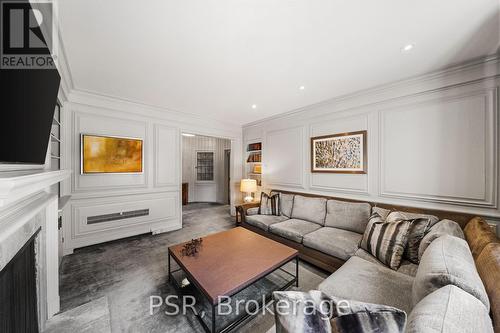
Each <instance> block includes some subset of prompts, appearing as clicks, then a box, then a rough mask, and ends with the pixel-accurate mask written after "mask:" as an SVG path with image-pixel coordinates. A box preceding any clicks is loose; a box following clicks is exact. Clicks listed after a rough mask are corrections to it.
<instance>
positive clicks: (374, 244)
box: [360, 213, 411, 270]
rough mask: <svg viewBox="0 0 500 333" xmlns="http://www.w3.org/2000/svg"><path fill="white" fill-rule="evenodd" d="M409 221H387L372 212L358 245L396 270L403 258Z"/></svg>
mask: <svg viewBox="0 0 500 333" xmlns="http://www.w3.org/2000/svg"><path fill="white" fill-rule="evenodd" d="M410 226H411V223H410V221H406V220H401V221H396V222H392V223H388V222H385V221H383V220H382V218H381V217H380V215H378V214H377V213H374V214H373V215H372V216H371V217H370V221H369V222H368V226H367V227H366V230H365V233H364V234H363V239H362V240H361V243H360V247H361V248H363V249H365V250H366V251H367V252H368V253H370V254H372V255H373V256H375V257H376V258H377V259H378V260H380V261H381V262H382V263H383V264H385V265H387V266H388V267H390V268H392V269H394V270H397V269H398V268H399V265H400V264H401V260H402V259H403V252H404V249H405V247H406V244H407V240H408V230H409V228H410Z"/></svg>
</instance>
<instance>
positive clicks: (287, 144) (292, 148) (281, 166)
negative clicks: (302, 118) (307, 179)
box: [262, 127, 306, 188]
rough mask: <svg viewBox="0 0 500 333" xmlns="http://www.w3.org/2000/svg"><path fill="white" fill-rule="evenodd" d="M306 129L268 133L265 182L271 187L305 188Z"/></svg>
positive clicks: (299, 128) (265, 140) (296, 128)
mask: <svg viewBox="0 0 500 333" xmlns="http://www.w3.org/2000/svg"><path fill="white" fill-rule="evenodd" d="M304 140H305V136H304V127H292V128H288V129H280V130H273V131H268V132H266V135H265V138H264V143H263V152H262V155H263V157H262V158H263V169H264V172H263V181H265V183H267V184H269V185H277V186H290V187H297V188H304V186H305V185H304V161H305V157H306V156H305V149H304V147H305V145H304Z"/></svg>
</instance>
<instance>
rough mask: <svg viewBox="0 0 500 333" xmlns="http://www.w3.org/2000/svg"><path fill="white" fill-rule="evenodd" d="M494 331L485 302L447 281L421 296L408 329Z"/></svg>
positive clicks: (409, 332)
mask: <svg viewBox="0 0 500 333" xmlns="http://www.w3.org/2000/svg"><path fill="white" fill-rule="evenodd" d="M433 332H434V333H455V332H470V333H479V332H481V333H490V332H491V333H493V327H492V325H491V319H490V317H489V315H488V311H487V310H486V308H485V307H484V305H483V304H482V303H481V302H480V301H479V300H477V299H476V298H474V297H472V296H471V295H470V294H468V293H466V292H465V291H463V290H462V289H460V288H458V287H456V286H454V285H447V286H445V287H443V288H440V289H438V290H436V291H434V292H432V293H431V294H429V295H427V296H426V297H425V298H424V299H422V300H421V301H420V302H419V303H418V304H417V305H416V306H415V308H414V309H413V310H412V312H411V313H410V315H409V317H408V323H407V325H406V333H433Z"/></svg>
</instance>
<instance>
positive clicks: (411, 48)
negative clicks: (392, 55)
mask: <svg viewBox="0 0 500 333" xmlns="http://www.w3.org/2000/svg"><path fill="white" fill-rule="evenodd" d="M414 47H415V44H406V45H405V46H403V48H402V49H401V51H403V52H409V51H411V50H413V48H414Z"/></svg>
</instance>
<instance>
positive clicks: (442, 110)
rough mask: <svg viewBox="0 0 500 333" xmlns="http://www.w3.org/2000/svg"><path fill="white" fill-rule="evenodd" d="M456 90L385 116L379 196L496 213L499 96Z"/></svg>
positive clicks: (383, 118)
mask: <svg viewBox="0 0 500 333" xmlns="http://www.w3.org/2000/svg"><path fill="white" fill-rule="evenodd" d="M456 90H459V89H455V90H452V91H450V92H447V94H446V96H443V97H441V98H438V99H432V100H423V101H419V102H416V103H412V104H408V105H405V106H402V107H398V108H394V109H390V110H383V111H381V124H380V125H381V140H380V142H381V146H380V148H381V158H380V162H381V170H382V173H381V177H380V182H381V187H380V195H382V196H394V197H407V198H410V199H412V200H426V201H428V200H430V201H436V202H441V201H442V202H449V203H453V204H462V205H468V206H486V207H493V208H495V207H496V205H497V203H496V201H495V200H496V191H497V185H498V182H497V181H496V168H495V165H496V163H495V161H496V159H497V151H498V149H497V148H498V145H497V143H496V142H495V140H496V136H495V127H494V123H495V119H496V117H495V113H496V110H495V103H494V101H495V100H496V98H497V95H496V90H495V89H484V90H479V91H472V92H468V93H465V94H460V93H459V94H457V91H456ZM460 90H461V89H460ZM443 95H444V94H443ZM410 175H411V176H410Z"/></svg>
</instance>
